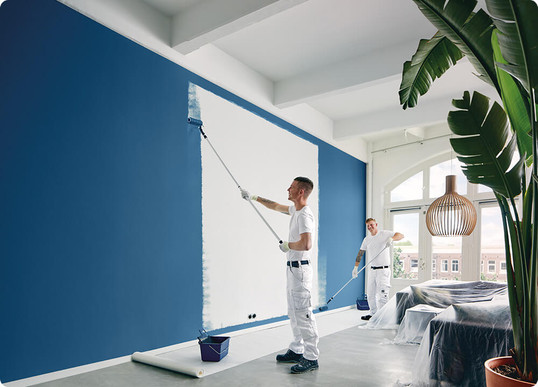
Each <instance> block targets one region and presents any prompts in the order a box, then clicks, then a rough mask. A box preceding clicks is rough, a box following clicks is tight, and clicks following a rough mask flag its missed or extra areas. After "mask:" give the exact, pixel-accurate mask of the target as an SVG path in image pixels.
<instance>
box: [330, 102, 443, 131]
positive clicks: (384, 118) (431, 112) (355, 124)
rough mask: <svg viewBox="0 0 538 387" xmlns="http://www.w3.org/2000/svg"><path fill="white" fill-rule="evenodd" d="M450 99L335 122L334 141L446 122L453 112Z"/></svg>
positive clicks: (397, 107)
mask: <svg viewBox="0 0 538 387" xmlns="http://www.w3.org/2000/svg"><path fill="white" fill-rule="evenodd" d="M451 106H452V105H451V100H450V98H439V99H436V100H433V101H428V102H426V101H423V103H421V104H419V105H418V106H416V107H414V108H412V109H407V110H403V109H402V108H401V107H400V106H394V107H390V108H388V109H384V110H383V111H376V112H371V113H368V114H363V115H360V116H356V117H353V118H349V119H345V120H340V121H337V122H335V124H334V131H333V136H334V139H335V140H337V139H346V138H350V137H354V136H362V135H367V134H372V133H379V132H383V131H391V130H395V129H408V128H414V127H421V126H427V125H432V124H437V123H440V122H444V121H446V118H447V116H448V112H449V111H450V110H451Z"/></svg>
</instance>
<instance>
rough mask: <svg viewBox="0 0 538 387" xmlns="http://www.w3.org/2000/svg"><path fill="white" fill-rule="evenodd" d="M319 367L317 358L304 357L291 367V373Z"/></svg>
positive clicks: (299, 372) (300, 372)
mask: <svg viewBox="0 0 538 387" xmlns="http://www.w3.org/2000/svg"><path fill="white" fill-rule="evenodd" d="M318 368H319V364H318V361H317V360H308V359H305V358H304V357H303V358H302V359H301V361H300V362H299V364H295V365H294V366H293V367H291V373H292V374H303V373H305V372H308V371H314V370H317V369H318Z"/></svg>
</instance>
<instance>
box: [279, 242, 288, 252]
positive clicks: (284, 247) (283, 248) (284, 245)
mask: <svg viewBox="0 0 538 387" xmlns="http://www.w3.org/2000/svg"><path fill="white" fill-rule="evenodd" d="M278 247H279V248H280V250H281V251H282V252H283V253H287V252H288V251H290V245H289V243H288V242H282V243H281V244H279V245H278Z"/></svg>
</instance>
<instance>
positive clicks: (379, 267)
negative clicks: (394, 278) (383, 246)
mask: <svg viewBox="0 0 538 387" xmlns="http://www.w3.org/2000/svg"><path fill="white" fill-rule="evenodd" d="M388 268H389V267H388V266H372V270H377V269H388Z"/></svg>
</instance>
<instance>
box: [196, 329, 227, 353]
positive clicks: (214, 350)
mask: <svg viewBox="0 0 538 387" xmlns="http://www.w3.org/2000/svg"><path fill="white" fill-rule="evenodd" d="M199 331H200V336H198V343H199V344H200V345H201V344H202V340H200V337H204V338H205V337H209V335H208V334H207V332H206V331H205V329H204V328H202V329H199ZM208 347H209V348H211V349H212V350H213V352H215V353H216V354H217V355H219V356H220V355H222V352H224V351H221V352H219V351H217V350H216V349H215V348H213V347H212V346H211V344H208Z"/></svg>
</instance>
